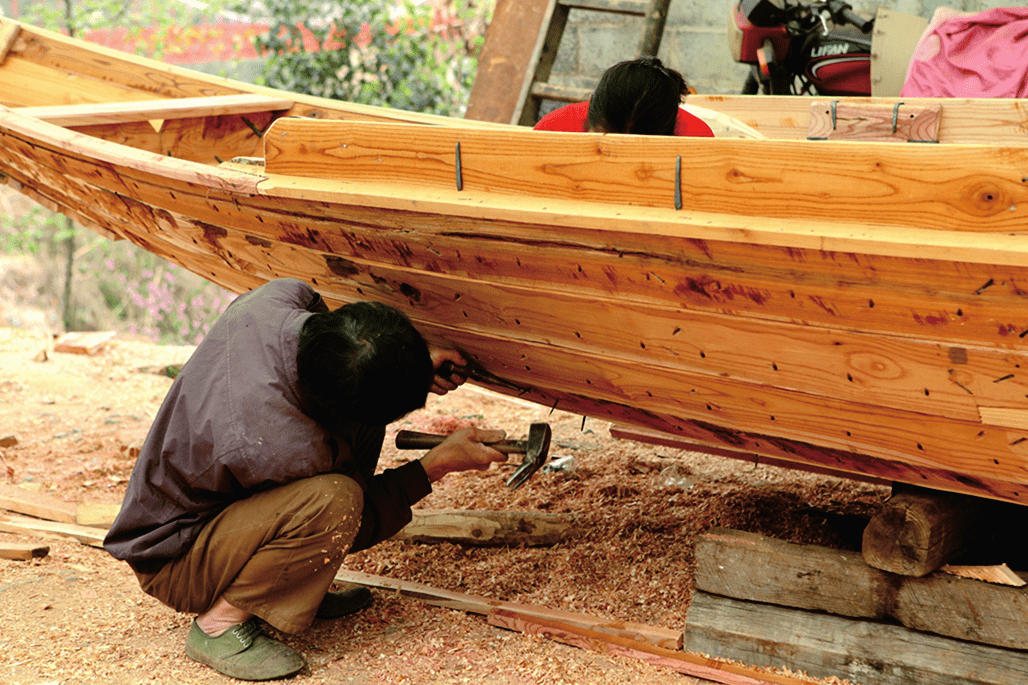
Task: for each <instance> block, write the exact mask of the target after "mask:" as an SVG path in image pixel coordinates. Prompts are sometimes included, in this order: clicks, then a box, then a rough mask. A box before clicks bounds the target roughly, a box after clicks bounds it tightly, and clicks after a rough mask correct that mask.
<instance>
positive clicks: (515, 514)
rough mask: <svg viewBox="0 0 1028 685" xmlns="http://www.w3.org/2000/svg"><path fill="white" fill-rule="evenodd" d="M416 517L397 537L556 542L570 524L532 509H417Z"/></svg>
mask: <svg viewBox="0 0 1028 685" xmlns="http://www.w3.org/2000/svg"><path fill="white" fill-rule="evenodd" d="M413 514H414V519H413V520H412V521H411V522H410V523H409V524H407V526H406V527H405V528H404V529H403V530H401V531H400V532H399V533H397V534H396V535H395V536H393V539H394V540H410V541H415V542H453V543H457V544H465V545H497V546H502V545H508V546H518V545H521V544H524V545H528V546H540V545H554V544H556V543H558V542H560V541H561V540H563V539H564V538H565V537H567V535H568V534H569V533H570V530H571V526H570V524H569V523H567V521H565V520H564V519H563V518H562V517H561V516H559V515H557V514H544V513H539V512H529V511H464V510H461V509H435V510H426V509H415V510H414V512H413Z"/></svg>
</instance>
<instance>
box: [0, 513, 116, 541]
mask: <svg viewBox="0 0 1028 685" xmlns="http://www.w3.org/2000/svg"><path fill="white" fill-rule="evenodd" d="M0 531H3V532H5V533H17V534H20V535H34V534H44V535H57V536H59V537H66V538H72V539H74V540H78V541H79V542H81V543H82V544H84V545H89V546H91V547H100V548H103V542H104V537H105V535H106V533H107V531H104V530H99V529H97V528H87V527H86V526H79V525H75V524H74V523H55V522H54V521H41V520H39V519H33V518H28V517H25V516H0Z"/></svg>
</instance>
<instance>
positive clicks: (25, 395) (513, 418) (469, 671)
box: [0, 329, 887, 685]
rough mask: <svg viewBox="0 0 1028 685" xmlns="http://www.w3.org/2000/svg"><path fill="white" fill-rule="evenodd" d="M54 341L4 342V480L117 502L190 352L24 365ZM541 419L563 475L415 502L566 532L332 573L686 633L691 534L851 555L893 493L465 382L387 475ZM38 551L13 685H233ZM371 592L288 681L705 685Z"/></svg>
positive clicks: (81, 571)
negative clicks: (463, 432)
mask: <svg viewBox="0 0 1028 685" xmlns="http://www.w3.org/2000/svg"><path fill="white" fill-rule="evenodd" d="M46 343H47V341H46V339H45V337H43V336H42V335H41V334H34V333H29V332H25V331H18V330H12V329H0V369H3V376H2V378H0V411H2V413H3V416H4V418H5V420H6V421H7V425H6V426H5V427H4V434H7V433H12V434H17V435H18V437H19V441H18V444H17V445H14V446H12V447H8V448H5V449H4V456H5V460H6V462H7V464H8V465H9V466H10V467H11V469H12V471H13V477H12V478H11V479H9V480H8V482H12V481H13V482H14V483H18V484H21V485H23V486H28V487H30V488H37V489H38V490H39V491H40V492H43V493H46V494H49V495H52V496H56V497H60V498H62V499H65V500H66V501H69V502H82V501H89V502H94V503H97V504H119V503H120V501H121V497H122V495H123V494H124V490H125V483H126V482H127V478H128V476H129V474H130V473H131V470H132V465H133V461H134V455H133V454H132V453H131V451H130V450H127V449H121V447H122V446H123V445H121V443H122V442H124V438H123V437H121V438H119V435H121V436H124V435H125V434H127V433H128V434H132V433H133V431H137V430H138V428H139V427H140V426H143V427H145V426H147V425H149V422H150V421H151V420H152V418H153V416H154V414H155V413H156V411H157V408H158V407H159V405H160V402H161V400H162V399H163V397H164V394H165V393H166V392H167V389H168V388H169V387H170V385H171V382H172V381H171V379H170V378H168V377H167V376H164V375H159V374H155V373H150V372H146V371H140V370H139V369H147V368H160V367H163V366H166V365H168V364H176V363H182V362H184V361H186V359H188V355H189V353H190V352H191V348H167V347H159V346H155V345H150V344H147V343H142V342H135V341H129V340H122V339H119V338H115V339H114V340H112V341H110V342H109V343H108V344H107V345H106V346H105V347H104V348H103V349H102V350H100V351H99V352H98V353H97V354H96V355H95V356H86V355H59V356H54V357H52V358H51V359H50V361H48V362H46V363H45V364H41V363H39V362H34V361H33V357H34V356H35V355H36V353H38V351H39V350H40V349H41V348H43V347H45V345H46ZM538 421H547V422H549V423H550V424H551V426H552V427H553V441H552V447H551V451H550V460H551V461H554V460H557V459H560V458H564V457H571V458H572V459H571V460H566V461H570V462H572V465H571V466H570V467H566V468H565V469H564V470H560V471H554V472H550V473H546V472H543V471H540V472H538V473H536V474H535V476H533V477H532V479H530V480H529V481H528V482H527V483H526V484H525V485H524V486H522V487H521V488H519V489H518V490H514V491H511V490H509V489H508V488H507V487H506V486H505V485H504V481H505V480H506V479H507V477H509V475H510V474H511V473H512V472H513V470H514V469H515V468H516V467H517V465H518V463H519V462H520V457H519V456H518V455H512V456H511V458H510V461H509V462H508V463H507V464H504V465H502V466H500V467H494V468H493V469H491V470H489V471H487V472H484V473H478V472H470V473H464V474H451V475H449V476H447V477H446V478H445V479H444V480H443V481H441V482H439V483H437V484H436V487H435V491H434V492H433V493H432V494H431V495H429V496H428V497H427V498H426V499H425V500H424V501H423V502H422V503H421V504H420V505H419V507H421V508H426V509H480V510H522V511H539V512H550V513H557V514H561V515H562V516H565V517H566V518H568V520H570V521H571V522H572V524H573V526H574V528H575V530H576V534H575V535H574V536H573V537H572V538H571V539H568V540H566V541H564V542H561V543H559V544H557V545H555V546H553V547H548V548H545V547H544V548H528V547H524V548H513V549H504V548H484V547H463V546H460V545H454V544H448V543H442V544H432V545H426V544H419V543H402V542H395V541H389V542H385V543H383V544H381V545H379V546H377V547H375V548H373V549H371V550H368V551H365V552H360V553H357V554H353V555H351V556H349V557H348V558H347V559H346V561H345V562H344V568H348V569H352V570H356V571H363V572H366V573H374V574H380V575H386V576H390V577H395V578H400V579H403V580H410V581H417V582H421V583H426V584H429V585H432V586H434V587H438V588H442V589H447V590H452V591H457V592H465V593H469V594H476V595H482V596H486V597H489V598H495V599H502V600H507V601H512V602H519V603H523V604H537V605H542V606H546V607H550V608H554V609H560V610H564V611H572V612H581V613H587V614H592V615H594V616H597V617H599V618H605V619H610V620H616V621H634V622H638V623H645V624H649V625H654V626H660V627H664V628H670V629H675V630H680V629H681V628H682V625H683V622H684V619H685V613H686V609H687V608H688V606H689V600H690V597H691V593H692V569H693V565H694V558H693V547H694V544H695V540H696V537H697V536H698V535H700V534H701V533H703V532H705V531H706V530H708V529H709V528H711V527H714V526H723V527H729V528H736V529H740V530H747V531H750V532H755V533H761V534H765V535H769V536H773V537H777V538H781V539H786V540H793V541H796V542H804V543H810V544H822V545H828V546H833V547H838V548H845V549H859V545H860V536H859V530H857V529H856V528H854V527H853V526H852V521H853V520H854V519H856V520H860V519H861V518H864V519H866V518H867V517H869V516H870V515H871V513H872V511H873V510H874V509H875V508H876V507H877V505H878V504H879V503H880V502H881V501H882V500H883V499H884V498H885V497H886V496H887V491H886V490H885V489H884V488H880V487H875V486H870V485H865V484H860V483H856V482H852V481H846V480H839V479H835V478H830V477H825V476H817V475H812V474H804V473H802V472H796V471H786V470H783V469H778V468H775V467H768V466H754V465H752V464H748V463H745V462H739V461H734V460H727V459H723V458H717V457H706V456H701V455H696V454H691V453H687V452H683V451H679V450H673V449H669V448H663V447H653V446H649V445H642V444H638V443H632V442H622V441H617V440H613V439H611V438H610V436H609V434H608V427H609V426H608V424H607V423H605V422H602V421H599V420H592V419H590V420H587V421H586V422H585V426H584V429H583V426H582V418H581V416H577V415H572V414H567V413H563V412H560V411H554V412H552V413H551V412H550V409H549V408H547V407H538V406H535V405H530V404H528V403H525V402H522V401H516V400H510V399H508V398H502V397H500V396H497V395H494V394H492V393H487V392H483V391H481V390H478V389H475V388H472V387H468V386H465V387H464V388H461V389H460V390H458V391H456V392H453V393H450V394H449V395H447V396H445V397H443V398H435V397H434V396H433V397H432V398H430V401H429V404H428V406H427V407H426V408H425V409H423V410H421V411H419V412H416V413H415V414H412V415H410V416H409V417H406V418H405V419H404V420H402V421H401V422H399V423H398V424H396V425H394V426H392V427H391V429H390V434H389V435H388V436H387V444H386V448H385V450H384V451H383V455H382V460H381V466H382V467H392V466H396V465H398V464H400V463H403V462H405V461H408V460H410V459H413V458H417V457H418V456H420V452H411V451H400V450H397V449H396V448H395V447H394V446H393V445H392V442H391V441H392V436H393V435H394V434H395V431H396V430H398V429H401V428H406V429H410V430H421V431H426V432H448V431H450V430H454V429H456V428H460V427H465V426H466V425H474V426H477V427H481V428H500V429H503V430H506V431H507V434H508V437H511V438H523V437H525V435H526V434H527V430H528V426H529V424H530V423H532V422H538ZM130 429H131V430H130ZM670 467H674V468H670ZM845 522H849V523H848V524H847V525H841V524H842V523H845ZM0 539H4V540H7V541H11V542H17V541H22V542H24V541H27V539H26V538H21V537H16V536H13V535H7V534H0ZM44 541H45V542H46V543H47V544H49V545H50V554H49V555H48V556H47V557H45V558H42V559H34V560H29V561H9V560H0V673H3V676H4V677H3V678H2V680H3V682H4V684H5V685H39V684H40V683H44V682H59V683H61V685H79V684H82V685H87V684H88V685H130V684H131V685H136V684H139V683H160V684H162V685H165V684H168V683H175V684H176V685H178V684H191V683H195V684H198V685H205V684H208V683H231V682H236V681H232V680H230V679H228V678H224V677H222V676H220V675H218V674H217V673H215V672H214V671H212V670H210V669H208V668H206V667H203V666H200V665H198V664H195V663H193V662H192V661H190V660H189V659H188V658H186V656H185V655H184V653H183V644H184V641H185V636H186V632H187V630H188V628H189V624H190V620H191V617H189V616H186V615H180V614H177V613H175V612H174V611H172V610H170V609H167V608H166V607H163V606H162V605H160V604H159V603H158V602H156V601H155V600H153V599H151V598H149V597H147V596H146V595H144V594H143V593H142V592H141V591H140V590H139V589H138V586H137V584H136V581H135V579H134V577H133V575H132V573H131V571H130V570H129V568H128V567H127V566H126V565H124V564H121V563H119V562H116V561H114V560H113V559H111V558H110V557H109V556H107V555H106V553H105V552H103V551H102V550H98V549H94V548H91V547H86V546H84V545H80V544H78V543H76V542H73V541H68V540H62V539H59V538H50V539H45V540H44ZM374 593H375V601H374V603H373V604H372V605H371V607H369V608H368V609H366V610H365V611H363V612H361V613H359V614H358V615H356V616H349V617H346V618H343V619H339V620H336V621H316V622H315V624H314V625H313V626H312V628H311V629H310V630H309V631H307V632H305V633H303V634H300V635H296V636H288V637H286V640H287V642H288V643H289V644H290V645H291V646H293V647H294V648H296V649H299V650H301V651H302V652H303V653H304V654H305V655H306V657H307V660H308V664H309V669H308V670H307V671H305V672H304V673H302V674H301V675H300V676H298V677H297V678H296V679H295V680H293V681H292V682H296V683H303V684H305V683H362V684H363V683H382V684H386V683H388V684H393V683H409V684H411V685H428V684H433V685H435V684H450V683H453V684H456V683H498V684H501V685H506V684H510V685H521V684H524V685H548V684H551V683H552V684H561V685H576V684H583V685H584V684H590V685H615V684H616V685H650V684H654V685H655V684H657V683H668V682H674V683H681V684H684V685H695V684H697V683H700V681H697V680H695V679H692V678H690V677H688V676H683V675H680V674H677V673H674V672H672V671H668V670H665V669H661V668H658V667H655V666H652V665H649V664H646V663H642V662H640V661H637V660H633V659H628V658H624V657H618V656H610V655H604V654H600V653H594V652H590V651H587V650H582V649H577V648H574V647H570V646H566V645H562V644H559V643H556V642H552V641H549V640H546V639H543V638H539V637H534V636H530V635H523V634H519V633H513V632H507V631H504V630H501V629H498V628H495V627H492V626H489V625H488V624H487V622H486V620H485V618H484V617H482V616H476V615H469V614H465V613H462V612H458V611H453V610H450V609H445V608H440V607H433V606H429V605H427V604H423V603H421V602H419V601H417V600H413V599H407V598H402V597H398V596H396V595H395V594H393V593H389V592H385V591H379V590H376V591H374ZM783 665H787V664H783ZM812 682H818V683H820V684H821V685H839V684H840V683H842V682H843V681H837V682H835V681H832V680H825V681H812Z"/></svg>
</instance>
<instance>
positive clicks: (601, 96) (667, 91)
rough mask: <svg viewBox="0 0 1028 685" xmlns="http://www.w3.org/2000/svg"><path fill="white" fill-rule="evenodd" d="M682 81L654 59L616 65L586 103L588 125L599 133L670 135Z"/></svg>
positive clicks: (684, 87)
mask: <svg viewBox="0 0 1028 685" xmlns="http://www.w3.org/2000/svg"><path fill="white" fill-rule="evenodd" d="M688 92H689V88H688V86H687V85H686V83H685V78H684V77H683V76H682V75H681V74H680V73H678V72H677V71H675V70H674V69H670V68H668V67H665V66H664V65H663V64H662V63H661V61H660V60H659V59H657V58H656V57H641V58H639V59H634V60H628V61H625V62H618V63H617V64H615V65H614V66H612V67H611V68H609V69H607V71H606V72H604V74H603V76H602V77H601V78H600V82H599V83H597V84H596V89H595V90H594V91H593V95H592V98H591V99H590V100H589V115H588V118H587V124H588V127H589V130H590V131H594V132H598V133H637V134H643V135H658V136H670V135H674V132H675V121H676V117H677V116H678V106H679V104H680V103H681V101H682V96H683V95H686V94H687V93H688Z"/></svg>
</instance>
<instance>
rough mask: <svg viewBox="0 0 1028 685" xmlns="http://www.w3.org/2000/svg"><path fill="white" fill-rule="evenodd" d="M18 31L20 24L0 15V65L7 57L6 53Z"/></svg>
mask: <svg viewBox="0 0 1028 685" xmlns="http://www.w3.org/2000/svg"><path fill="white" fill-rule="evenodd" d="M20 31H21V26H20V25H18V24H17V23H15V22H13V21H11V20H10V19H4V18H2V17H0V65H3V63H4V60H6V59H7V53H8V52H10V51H11V46H12V45H14V41H15V40H16V39H17V38H18V33H19V32H20Z"/></svg>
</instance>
